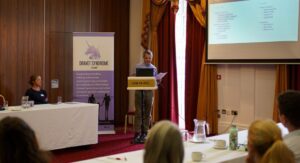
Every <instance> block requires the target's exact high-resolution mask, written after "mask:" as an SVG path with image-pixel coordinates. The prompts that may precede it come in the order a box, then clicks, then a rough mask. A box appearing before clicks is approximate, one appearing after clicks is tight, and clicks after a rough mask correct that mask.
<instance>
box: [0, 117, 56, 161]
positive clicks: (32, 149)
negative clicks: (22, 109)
mask: <svg viewBox="0 0 300 163" xmlns="http://www.w3.org/2000/svg"><path fill="white" fill-rule="evenodd" d="M6 162H9V163H18V162H30V163H48V162H50V155H49V153H48V152H44V151H42V150H40V149H39V145H38V142H37V139H36V136H35V133H34V131H33V130H32V129H31V128H30V127H29V126H28V125H27V123H26V122H25V121H23V120H22V119H20V118H17V117H6V118H4V119H2V120H1V121H0V163H6Z"/></svg>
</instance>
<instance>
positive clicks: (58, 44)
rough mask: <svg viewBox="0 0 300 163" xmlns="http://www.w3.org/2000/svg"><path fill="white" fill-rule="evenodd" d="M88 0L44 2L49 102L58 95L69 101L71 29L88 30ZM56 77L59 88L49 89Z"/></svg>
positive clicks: (70, 91) (70, 98)
mask: <svg viewBox="0 0 300 163" xmlns="http://www.w3.org/2000/svg"><path fill="white" fill-rule="evenodd" d="M89 2H90V1H87V0H64V1H62V0H47V1H46V6H47V7H46V45H47V46H46V56H47V59H48V60H49V63H48V64H47V66H46V67H47V68H46V69H47V72H49V73H47V74H48V76H47V82H48V84H47V85H48V87H47V88H48V90H49V92H50V94H51V96H50V97H49V101H50V102H56V99H57V96H62V97H63V101H70V100H72V86H73V85H72V83H73V80H72V78H73V71H72V70H73V69H72V64H73V57H72V56H73V51H72V49H73V45H72V32H89V29H90V3H89ZM52 79H58V80H59V88H58V89H51V88H50V85H51V83H50V82H51V80H52Z"/></svg>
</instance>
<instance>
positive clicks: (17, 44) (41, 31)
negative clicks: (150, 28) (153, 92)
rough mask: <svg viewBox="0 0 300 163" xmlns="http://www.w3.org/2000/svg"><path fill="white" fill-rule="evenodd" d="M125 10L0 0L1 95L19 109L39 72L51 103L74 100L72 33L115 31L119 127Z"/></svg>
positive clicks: (123, 0)
mask: <svg viewBox="0 0 300 163" xmlns="http://www.w3.org/2000/svg"><path fill="white" fill-rule="evenodd" d="M129 9H130V3H129V0H109V1H108V0H9V1H8V0H0V94H3V95H4V96H5V97H6V98H7V99H8V101H9V105H19V104H20V99H21V96H22V95H23V94H24V92H25V90H26V89H27V88H28V87H30V86H29V85H28V83H27V81H28V80H29V76H30V75H31V74H41V75H42V77H43V85H44V88H45V89H46V90H47V92H48V94H49V101H50V102H56V98H57V96H62V97H63V101H70V100H72V93H73V92H72V75H73V73H72V58H73V57H72V32H115V48H114V52H115V60H114V66H115V67H114V69H115V74H114V75H115V95H114V98H115V120H116V123H117V124H121V123H123V122H124V114H125V112H126V111H127V107H124V106H128V91H127V89H126V86H127V84H126V81H127V76H128V74H129V70H128V67H129V41H128V40H129ZM52 79H58V80H59V88H55V89H54V88H53V89H52V88H51V87H50V84H51V82H50V81H51V80H52ZM98 100H100V99H98Z"/></svg>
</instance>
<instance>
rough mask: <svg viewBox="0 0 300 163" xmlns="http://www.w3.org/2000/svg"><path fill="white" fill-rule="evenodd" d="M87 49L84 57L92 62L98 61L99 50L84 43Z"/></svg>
mask: <svg viewBox="0 0 300 163" xmlns="http://www.w3.org/2000/svg"><path fill="white" fill-rule="evenodd" d="M86 43H87V45H88V48H87V50H86V51H85V55H87V56H88V57H89V59H92V60H96V59H100V52H99V49H98V48H96V47H95V46H94V45H90V44H89V43H88V42H87V41H86Z"/></svg>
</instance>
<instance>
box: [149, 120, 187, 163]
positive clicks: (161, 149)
mask: <svg viewBox="0 0 300 163" xmlns="http://www.w3.org/2000/svg"><path fill="white" fill-rule="evenodd" d="M183 157H184V149H183V142H182V138H181V134H180V131H179V129H178V127H177V126H176V125H175V124H174V123H172V122H170V121H166V120H164V121H160V122H158V123H157V124H155V125H154V127H153V128H152V129H151V130H150V132H149V134H148V138H147V140H146V143H145V153H144V163H153V162H155V163H182V162H183Z"/></svg>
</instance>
